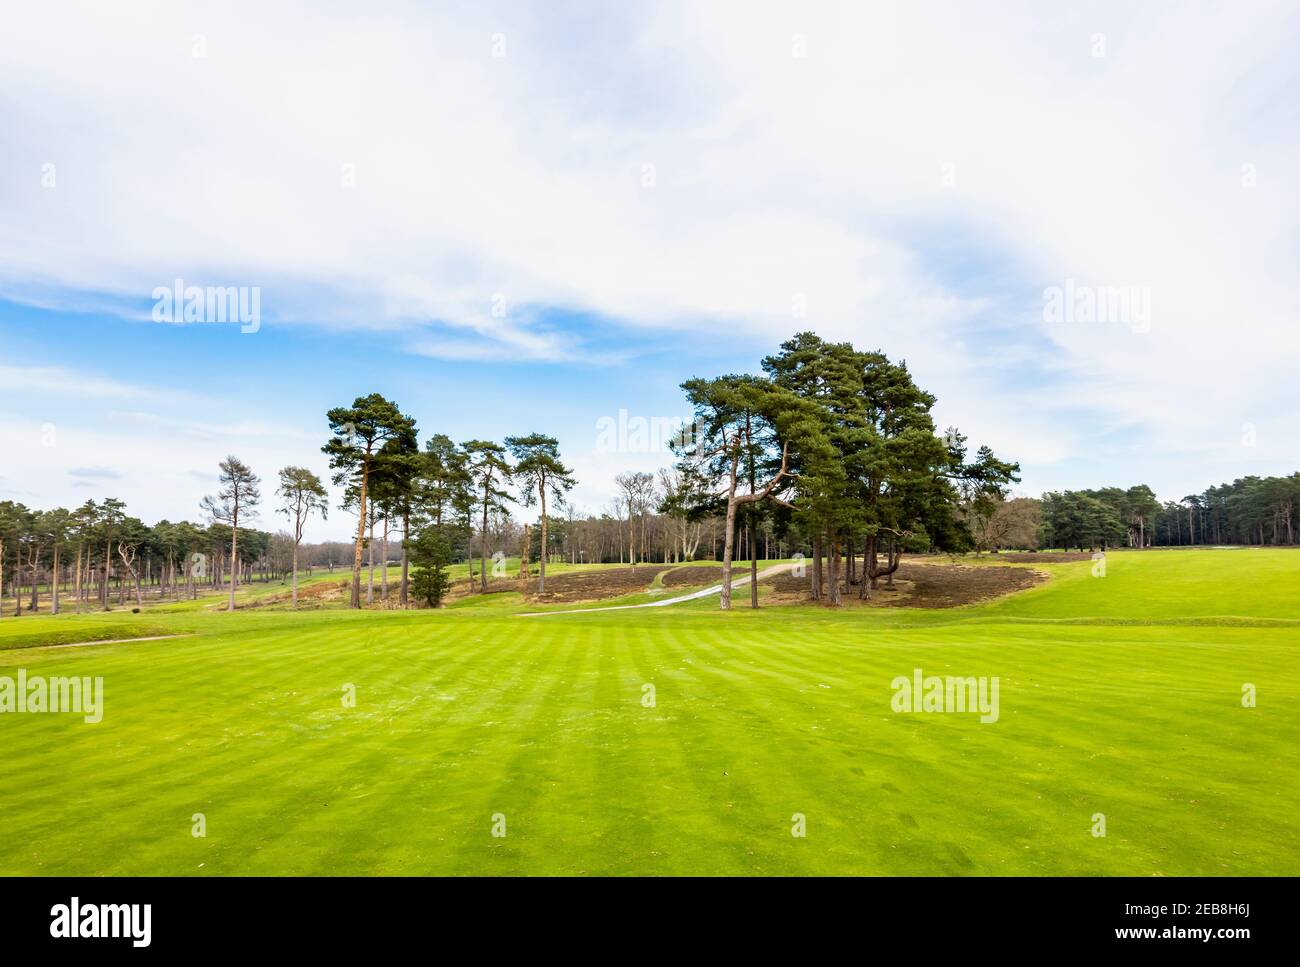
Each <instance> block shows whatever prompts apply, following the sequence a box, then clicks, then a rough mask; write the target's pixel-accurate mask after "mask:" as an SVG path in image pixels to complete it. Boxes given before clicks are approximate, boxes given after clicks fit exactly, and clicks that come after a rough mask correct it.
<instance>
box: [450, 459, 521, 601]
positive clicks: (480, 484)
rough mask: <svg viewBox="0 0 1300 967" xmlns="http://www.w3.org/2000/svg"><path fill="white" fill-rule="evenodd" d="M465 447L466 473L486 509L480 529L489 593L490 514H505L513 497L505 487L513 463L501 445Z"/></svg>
mask: <svg viewBox="0 0 1300 967" xmlns="http://www.w3.org/2000/svg"><path fill="white" fill-rule="evenodd" d="M461 446H462V449H464V451H465V457H466V470H467V471H468V473H469V476H470V480H472V481H473V484H474V488H475V490H476V498H475V499H476V501H477V502H478V504H479V506H481V507H482V509H483V526H482V527H481V528H480V529H479V590H480V591H483V592H486V591H487V537H488V514H489V513H490V512H493V511H496V512H499V513H505V510H506V505H505V502H506V501H507V500H509V499H510V495H509V494H508V493H506V491H505V490H504V489H502V487H503V486H504V484H506V483H507V482H508V481H509V480H510V473H511V470H510V464H509V463H507V462H506V451H505V448H504V447H503V446H501V444H499V443H492V442H490V441H488V440H470V441H469V442H467V443H464V444H462V445H461ZM470 573H471V574H473V571H472V570H471V571H470Z"/></svg>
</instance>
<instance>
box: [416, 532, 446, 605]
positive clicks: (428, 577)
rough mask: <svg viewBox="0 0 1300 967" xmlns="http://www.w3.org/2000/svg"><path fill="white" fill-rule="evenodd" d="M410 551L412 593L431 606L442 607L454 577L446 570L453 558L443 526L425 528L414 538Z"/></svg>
mask: <svg viewBox="0 0 1300 967" xmlns="http://www.w3.org/2000/svg"><path fill="white" fill-rule="evenodd" d="M407 553H408V554H409V555H410V559H411V566H412V572H411V590H412V592H413V593H414V594H415V596H416V598H417V599H419V600H421V601H424V602H425V603H426V604H428V605H429V607H431V608H437V607H440V606H441V605H442V599H443V598H444V597H445V596H446V593H447V590H448V589H449V588H450V587H451V576H450V575H449V574H448V572H447V568H448V566H449V565H450V564H451V557H452V545H451V541H449V540H448V539H447V536H446V534H445V533H444V532H443V529H442V528H441V527H437V526H429V527H425V528H422V529H421V530H420V531H418V532H417V533H416V534H415V536H414V537H412V538H411V540H410V542H409V543H408V544H407Z"/></svg>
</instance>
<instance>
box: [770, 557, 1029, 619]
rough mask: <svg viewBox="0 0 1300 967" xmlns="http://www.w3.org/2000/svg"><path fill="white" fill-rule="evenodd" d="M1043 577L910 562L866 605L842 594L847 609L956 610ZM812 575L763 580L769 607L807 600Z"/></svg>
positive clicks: (853, 593) (1015, 570) (1016, 570)
mask: <svg viewBox="0 0 1300 967" xmlns="http://www.w3.org/2000/svg"><path fill="white" fill-rule="evenodd" d="M1046 580H1047V575H1046V574H1044V573H1042V572H1041V571H1034V570H1030V569H1029V568H1021V567H1005V568H1004V567H968V566H965V565H962V564H914V563H909V562H907V561H904V562H903V563H902V564H900V565H899V568H898V571H897V573H895V575H894V587H893V589H890V588H888V587H886V586H885V579H884V578H882V579H881V580H880V587H879V588H877V589H876V590H874V591H872V592H871V598H870V599H869V600H867V601H863V600H860V599H859V598H858V587H857V586H856V585H854V586H851V587H850V588H849V589H848V590H847V591H846V592H845V593H844V596H843V603H844V604H845V605H846V606H858V607H875V608H956V607H960V606H961V605H964V604H974V603H976V602H978V601H988V600H990V599H992V598H999V597H1002V596H1003V595H1005V594H1011V593H1012V592H1014V591H1023V590H1025V589H1026V588H1032V587H1033V586H1034V585H1036V584H1041V583H1042V582H1043V581H1046ZM810 581H811V576H810V575H808V574H805V575H804V576H803V577H795V576H794V575H793V574H781V575H778V576H776V577H774V578H772V579H771V581H769V582H767V585H768V588H769V594H768V601H769V602H771V603H772V604H797V603H800V602H804V601H807V600H808V595H809V594H810V592H811V584H810Z"/></svg>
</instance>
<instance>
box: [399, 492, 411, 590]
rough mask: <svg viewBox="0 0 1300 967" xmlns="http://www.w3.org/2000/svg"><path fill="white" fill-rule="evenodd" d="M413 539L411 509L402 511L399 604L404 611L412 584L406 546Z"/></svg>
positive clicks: (407, 508)
mask: <svg viewBox="0 0 1300 967" xmlns="http://www.w3.org/2000/svg"><path fill="white" fill-rule="evenodd" d="M410 541H411V509H410V507H409V506H408V507H406V508H405V509H404V510H403V511H402V588H401V590H400V591H398V592H397V600H398V604H399V605H401V608H402V610H403V611H405V610H406V608H407V606H408V605H407V588H408V587H409V586H410V575H409V564H408V561H407V558H406V546H407V544H409V543H410Z"/></svg>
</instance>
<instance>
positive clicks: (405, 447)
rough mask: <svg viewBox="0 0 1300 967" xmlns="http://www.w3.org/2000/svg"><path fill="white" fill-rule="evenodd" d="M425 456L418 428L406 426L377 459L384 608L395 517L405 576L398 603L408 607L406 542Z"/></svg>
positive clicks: (373, 482)
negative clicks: (390, 532)
mask: <svg viewBox="0 0 1300 967" xmlns="http://www.w3.org/2000/svg"><path fill="white" fill-rule="evenodd" d="M423 457H424V455H423V454H422V453H421V452H420V445H419V441H418V440H417V438H416V433H415V427H414V425H412V426H411V427H409V428H407V429H404V430H403V431H402V432H401V433H398V434H397V435H396V436H394V437H393V438H392V439H390V440H388V441H387V442H386V443H385V444H384V445H383V447H381V448H380V450H379V455H378V458H377V459H376V460H375V467H374V471H373V475H374V477H373V481H372V487H373V490H374V495H375V506H377V507H379V508H381V509H382V511H383V514H384V517H383V520H384V542H383V552H384V553H383V557H384V570H383V572H382V577H381V585H382V589H383V597H384V607H388V530H389V526H388V521H389V519H390V518H392V517H393V516H396V517H397V519H398V520H400V521H401V523H402V578H401V583H400V586H399V588H398V595H397V597H398V604H399V606H400V607H402V608H405V607H406V606H407V597H408V587H409V582H410V571H409V559H408V549H407V542H408V541H409V540H410V537H411V516H412V514H413V513H414V511H415V506H416V502H417V500H418V499H419V496H420V493H419V491H420V486H419V478H420V472H421V470H422V469H423Z"/></svg>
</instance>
